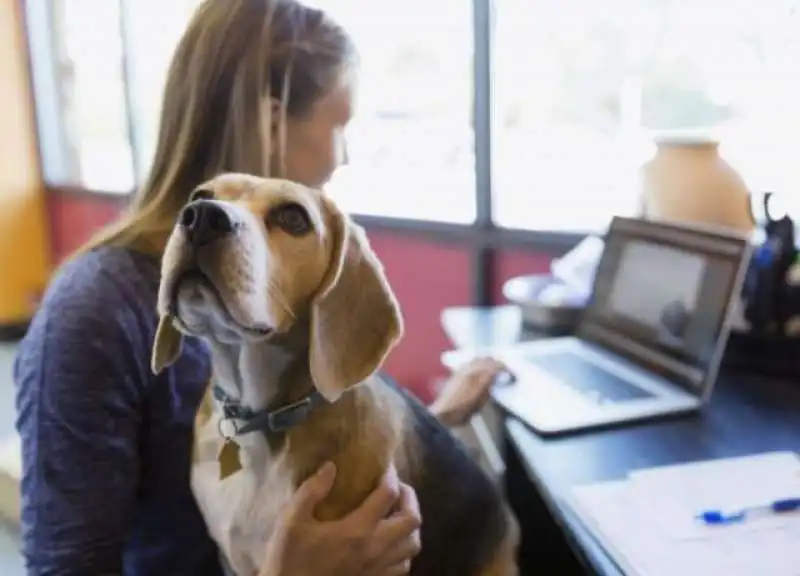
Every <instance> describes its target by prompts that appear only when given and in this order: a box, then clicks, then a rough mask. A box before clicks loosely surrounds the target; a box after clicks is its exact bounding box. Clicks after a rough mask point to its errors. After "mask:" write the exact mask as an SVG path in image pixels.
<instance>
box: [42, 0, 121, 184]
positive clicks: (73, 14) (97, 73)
mask: <svg viewBox="0 0 800 576" xmlns="http://www.w3.org/2000/svg"><path fill="white" fill-rule="evenodd" d="M53 8H54V10H53V12H54V14H53V25H54V32H55V34H54V39H55V41H56V42H55V45H56V49H55V59H56V70H57V75H58V86H59V92H60V94H59V96H60V102H61V110H62V122H63V123H64V132H65V140H66V142H64V143H63V147H64V150H63V153H64V154H65V155H66V157H67V162H66V165H67V167H68V175H67V179H68V181H67V182H55V183H54V184H67V185H75V186H80V187H82V188H87V189H90V190H102V191H106V192H120V193H128V192H130V191H131V190H132V189H133V188H134V177H133V164H132V155H131V147H130V144H129V141H128V132H127V116H126V112H125V85H124V76H123V60H122V39H121V36H120V25H119V23H120V18H119V10H120V3H119V1H118V0H60V1H58V2H54V3H53Z"/></svg>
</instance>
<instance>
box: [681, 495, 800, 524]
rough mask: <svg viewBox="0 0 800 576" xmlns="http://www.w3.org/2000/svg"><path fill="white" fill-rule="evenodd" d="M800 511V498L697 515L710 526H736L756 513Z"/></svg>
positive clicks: (707, 511) (710, 511) (704, 512)
mask: <svg viewBox="0 0 800 576" xmlns="http://www.w3.org/2000/svg"><path fill="white" fill-rule="evenodd" d="M798 510H800V498H783V499H780V500H774V501H773V502H770V503H769V504H766V505H762V506H750V507H748V508H742V509H741V510H735V511H732V512H723V511H722V510H705V511H703V512H701V513H700V514H698V515H697V519H698V520H700V521H701V522H703V523H704V524H707V525H709V526H714V525H716V526H718V525H721V524H735V523H737V522H743V521H744V520H746V519H747V516H748V515H749V514H751V513H754V512H766V513H768V514H783V513H785V512H796V511H798Z"/></svg>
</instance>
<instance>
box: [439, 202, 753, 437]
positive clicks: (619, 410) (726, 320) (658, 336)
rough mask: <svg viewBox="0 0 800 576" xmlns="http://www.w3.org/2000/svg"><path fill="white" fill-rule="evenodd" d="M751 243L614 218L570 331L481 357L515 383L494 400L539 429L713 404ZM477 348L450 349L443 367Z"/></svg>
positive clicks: (718, 233)
mask: <svg viewBox="0 0 800 576" xmlns="http://www.w3.org/2000/svg"><path fill="white" fill-rule="evenodd" d="M750 253H751V246H750V242H749V240H748V238H747V237H746V236H744V235H737V234H736V233H735V232H729V231H727V230H726V231H722V230H719V229H710V228H699V227H689V226H684V225H677V224H667V223H657V222H651V221H646V220H639V219H633V218H622V217H616V218H614V219H613V220H612V222H611V225H610V227H609V229H608V232H607V233H606V237H605V246H604V249H603V254H602V256H601V258H600V261H599V263H598V266H597V272H596V275H595V280H594V286H593V288H592V293H591V296H590V298H589V300H588V302H587V306H586V308H585V310H584V314H583V316H582V318H581V321H580V322H579V325H578V327H577V330H576V332H575V335H574V336H563V337H557V338H548V339H541V340H536V341H530V342H521V343H518V344H514V345H509V346H503V347H499V348H497V349H490V350H483V351H482V352H483V353H486V352H489V353H491V354H492V355H494V356H496V357H497V358H498V359H500V360H502V361H503V362H505V363H506V365H507V366H508V367H509V369H510V370H511V372H512V373H513V374H514V375H515V376H516V378H515V380H514V381H513V382H510V383H507V384H502V385H495V386H494V388H493V390H492V395H493V398H494V400H495V401H496V402H497V403H498V404H499V405H500V407H501V408H503V409H505V410H506V411H508V412H510V413H512V414H514V415H515V416H517V417H519V418H520V419H521V420H523V421H524V422H526V423H527V424H528V425H529V426H531V427H532V428H533V429H534V430H536V431H538V432H540V433H541V434H559V433H566V432H573V431H578V430H582V429H588V428H596V427H600V426H608V425H614V424H619V423H623V422H632V421H640V420H647V419H653V418H656V417H660V416H664V415H667V414H678V413H688V412H692V411H696V410H699V409H700V408H701V407H702V406H703V405H704V404H705V403H707V402H708V400H709V398H710V397H711V392H712V390H713V388H714V382H715V380H716V377H717V372H718V369H719V365H720V361H721V359H722V354H723V352H724V350H725V345H726V342H727V338H728V333H729V331H730V324H731V319H732V317H733V316H732V314H733V311H734V308H735V306H736V305H737V303H738V302H739V300H740V298H739V295H740V294H741V288H742V282H743V279H744V275H745V272H746V269H747V265H748V262H749V259H750ZM478 352H480V351H474V350H473V351H471V352H469V351H453V352H448V353H447V354H445V355H444V356H443V358H442V360H443V362H444V363H445V364H446V365H448V366H449V367H450V368H455V367H457V366H458V365H460V364H462V363H463V362H465V361H466V360H468V358H469V357H472V356H474V355H475V354H476V353H478Z"/></svg>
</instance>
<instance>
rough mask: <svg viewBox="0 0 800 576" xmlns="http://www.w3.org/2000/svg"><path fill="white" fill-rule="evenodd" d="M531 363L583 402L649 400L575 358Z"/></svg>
mask: <svg viewBox="0 0 800 576" xmlns="http://www.w3.org/2000/svg"><path fill="white" fill-rule="evenodd" d="M531 361H532V363H533V364H535V365H536V366H537V367H539V368H542V369H543V370H546V371H547V372H548V373H550V374H551V375H552V376H555V377H556V378H558V381H559V383H562V384H564V385H565V386H569V387H570V388H571V389H572V390H574V391H575V392H577V393H578V394H580V395H581V396H583V397H584V398H586V399H587V400H591V401H595V402H598V403H605V402H611V403H613V402H625V401H630V400H640V399H642V398H651V397H652V396H653V395H652V394H651V393H650V392H648V391H646V390H643V389H642V388H639V387H638V386H634V385H633V384H631V383H629V382H627V381H626V380H623V379H622V378H620V377H619V376H617V375H615V374H612V373H611V372H608V371H607V370H604V369H603V368H601V367H600V366H598V365H597V364H593V363H592V362H589V361H587V360H585V359H583V358H581V357H580V356H578V355H577V354H571V353H556V354H542V355H541V356H539V355H537V356H536V357H534V358H531Z"/></svg>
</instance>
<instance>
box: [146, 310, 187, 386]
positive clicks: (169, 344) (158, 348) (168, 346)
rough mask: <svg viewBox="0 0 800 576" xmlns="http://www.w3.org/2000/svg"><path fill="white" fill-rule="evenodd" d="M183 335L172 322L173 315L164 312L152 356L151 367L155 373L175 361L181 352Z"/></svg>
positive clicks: (159, 322) (159, 323)
mask: <svg viewBox="0 0 800 576" xmlns="http://www.w3.org/2000/svg"><path fill="white" fill-rule="evenodd" d="M182 340H183V336H182V335H181V333H180V332H179V331H178V329H177V328H175V326H173V324H172V316H170V315H169V314H163V315H162V316H161V318H160V319H159V321H158V328H156V337H155V340H154V341H153V354H152V356H151V358H150V369H151V370H152V371H153V373H154V374H158V373H160V372H161V371H162V370H163V369H164V368H166V367H167V366H169V365H170V364H172V363H173V362H175V360H176V359H177V358H178V356H179V355H180V353H181V341H182Z"/></svg>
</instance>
